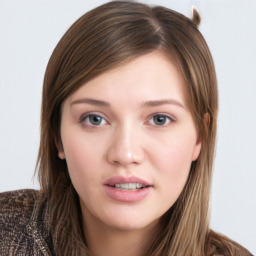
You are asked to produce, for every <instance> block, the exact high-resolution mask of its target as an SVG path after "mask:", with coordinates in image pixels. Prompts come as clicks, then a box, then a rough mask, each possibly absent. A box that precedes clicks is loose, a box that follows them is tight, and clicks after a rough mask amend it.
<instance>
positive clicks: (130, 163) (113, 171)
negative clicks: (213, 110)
mask: <svg viewBox="0 0 256 256" xmlns="http://www.w3.org/2000/svg"><path fill="white" fill-rule="evenodd" d="M184 89H185V88H184V82H183V79H182V76H181V74H180V73H179V72H178V71H177V69H176V67H175V65H174V64H173V63H172V62H171V60H170V59H169V58H167V57H166V56H165V55H164V54H163V53H162V52H160V51H155V52H152V53H149V54H146V55H143V56H141V57H138V58H136V59H134V60H132V61H130V62H128V63H125V64H124V65H122V66H120V67H118V68H116V69H114V70H110V71H107V72H105V73H103V74H102V75H100V76H98V77H96V78H94V79H93V80H91V81H89V82H88V83H86V84H85V85H83V86H82V87H81V88H79V89H78V90H77V91H76V92H75V93H74V94H72V95H71V96H69V97H68V98H67V99H66V100H65V101H64V103H63V105H62V120H61V139H62V145H63V146H62V147H60V146H58V145H57V147H58V155H59V157H60V158H61V159H66V161H67V164H68V169H69V173H70V177H71V180H72V183H73V185H74V187H75V189H76V191H77V193H78V195H79V197H80V203H81V208H82V215H83V228H84V233H85V237H86V241H87V243H88V246H89V248H90V249H91V250H92V251H93V252H94V254H95V255H97V256H101V255H143V252H144V253H145V249H146V248H147V245H148V244H150V241H151V239H152V234H157V233H158V232H159V228H160V219H161V216H162V215H163V214H164V213H165V212H166V211H167V210H168V209H169V208H170V207H171V206H172V205H173V204H174V202H175V201H176V200H177V198H178V197H179V195H180V193H181V191H182V189H183V187H184V185H185V183H186V180H187V177H188V174H189V170H190V166H191V163H192V161H194V160H196V159H197V157H198V155H199V153H200V150H201V142H200V141H199V140H198V135H197V132H196V128H195V125H194V122H193V120H192V116H191V113H190V111H189V109H188V107H187V104H186V102H185V91H184ZM88 99H93V100H96V101H100V102H101V104H99V102H96V101H91V100H89V101H88ZM102 101H104V102H105V103H106V104H103V103H102ZM88 114H89V115H91V116H90V117H89V116H88ZM156 115H158V116H156ZM93 120H96V121H99V122H96V123H95V122H94V123H93V122H92V121H93ZM159 120H160V122H159ZM113 176H122V177H130V176H136V177H139V178H141V179H143V180H145V181H147V182H148V183H149V184H150V185H151V187H150V189H149V193H148V194H147V195H146V197H144V198H143V199H142V200H139V201H136V202H120V201H118V200H114V199H113V198H111V197H109V195H107V194H106V191H105V190H104V183H105V182H106V180H107V179H109V178H111V177H113ZM131 253H132V254H131Z"/></svg>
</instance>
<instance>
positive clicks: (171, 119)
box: [79, 113, 176, 128]
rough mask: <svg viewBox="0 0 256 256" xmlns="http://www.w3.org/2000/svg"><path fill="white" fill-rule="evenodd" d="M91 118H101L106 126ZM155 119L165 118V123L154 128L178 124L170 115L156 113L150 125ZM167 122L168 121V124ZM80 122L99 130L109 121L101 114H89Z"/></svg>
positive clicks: (152, 116)
mask: <svg viewBox="0 0 256 256" xmlns="http://www.w3.org/2000/svg"><path fill="white" fill-rule="evenodd" d="M90 117H99V118H101V121H102V120H104V121H105V123H104V124H99V125H97V124H92V123H91V121H90V120H89V118H90ZM154 118H165V123H164V124H163V125H162V124H156V123H154V124H152V125H153V126H156V127H166V126H168V125H170V123H173V122H176V119H175V118H173V117H172V116H170V115H166V114H161V113H155V114H153V115H151V116H150V118H149V121H148V123H150V121H151V119H154ZM87 119H88V123H86V122H85V121H86V120H87ZM166 120H168V123H167V124H166ZM79 122H80V123H84V124H85V125H86V126H89V127H91V128H99V127H101V126H102V125H106V124H108V121H107V120H106V119H105V118H104V117H102V116H101V115H100V114H97V113H87V114H84V115H82V116H81V118H80V119H79Z"/></svg>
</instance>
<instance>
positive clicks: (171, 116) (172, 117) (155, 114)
mask: <svg viewBox="0 0 256 256" xmlns="http://www.w3.org/2000/svg"><path fill="white" fill-rule="evenodd" d="M157 115H159V116H165V117H168V118H170V119H171V120H172V121H176V120H177V118H176V117H174V116H173V115H171V114H167V113H161V112H156V113H154V114H151V115H150V116H149V119H150V118H152V117H154V116H157Z"/></svg>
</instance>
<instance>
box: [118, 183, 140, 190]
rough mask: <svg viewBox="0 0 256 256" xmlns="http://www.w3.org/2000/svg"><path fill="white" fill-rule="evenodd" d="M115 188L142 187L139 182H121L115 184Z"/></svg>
mask: <svg viewBox="0 0 256 256" xmlns="http://www.w3.org/2000/svg"><path fill="white" fill-rule="evenodd" d="M115 187H116V188H120V189H124V190H136V189H141V188H144V187H145V186H143V185H142V184H140V183H121V184H115Z"/></svg>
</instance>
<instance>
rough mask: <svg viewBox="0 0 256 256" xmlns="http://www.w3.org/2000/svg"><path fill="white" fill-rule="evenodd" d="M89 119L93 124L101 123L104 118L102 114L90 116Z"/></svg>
mask: <svg viewBox="0 0 256 256" xmlns="http://www.w3.org/2000/svg"><path fill="white" fill-rule="evenodd" d="M89 119H90V122H91V123H92V124H100V123H101V119H102V118H101V117H100V116H90V117H89Z"/></svg>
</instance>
